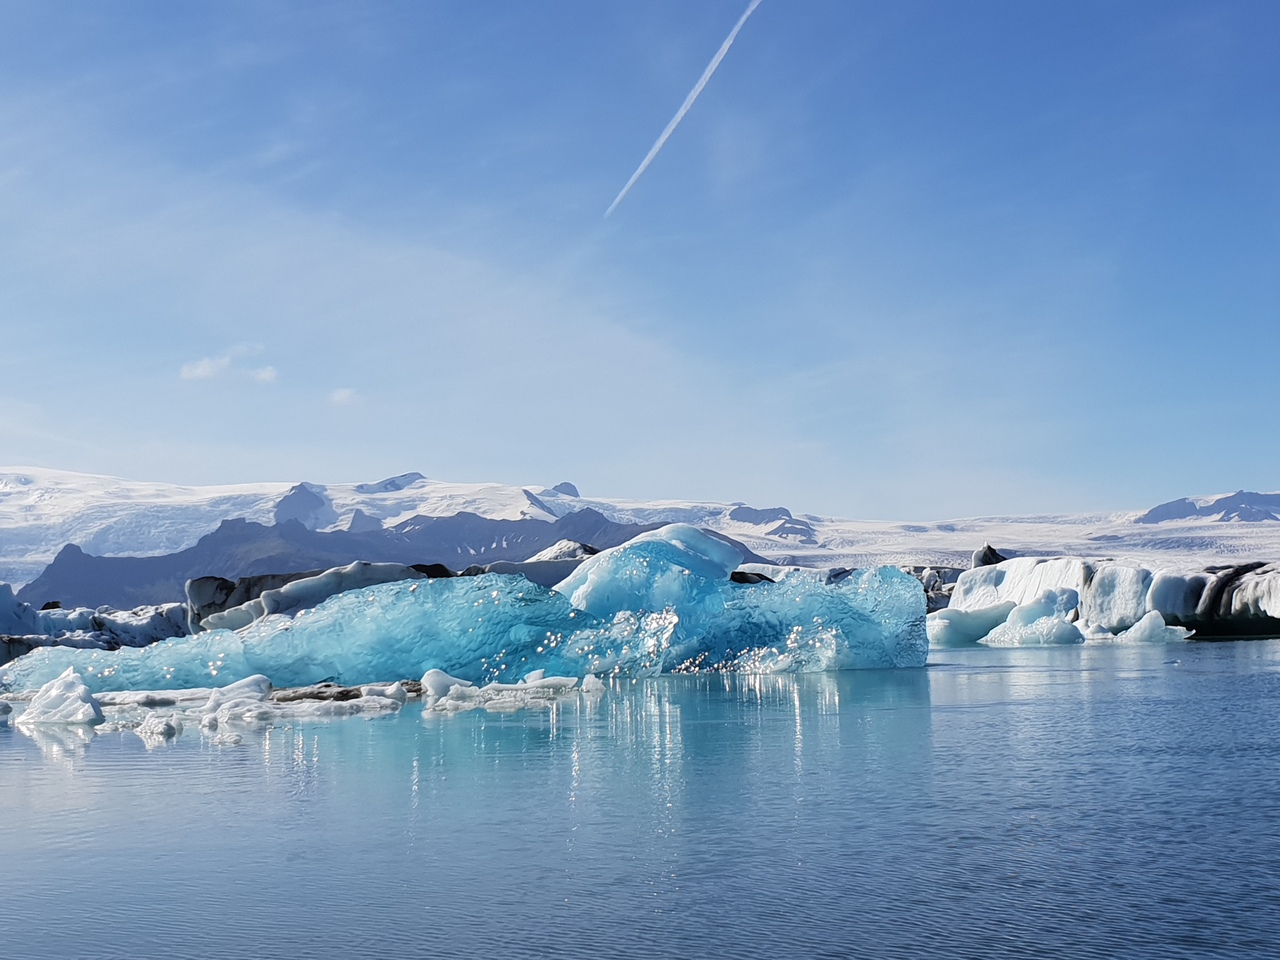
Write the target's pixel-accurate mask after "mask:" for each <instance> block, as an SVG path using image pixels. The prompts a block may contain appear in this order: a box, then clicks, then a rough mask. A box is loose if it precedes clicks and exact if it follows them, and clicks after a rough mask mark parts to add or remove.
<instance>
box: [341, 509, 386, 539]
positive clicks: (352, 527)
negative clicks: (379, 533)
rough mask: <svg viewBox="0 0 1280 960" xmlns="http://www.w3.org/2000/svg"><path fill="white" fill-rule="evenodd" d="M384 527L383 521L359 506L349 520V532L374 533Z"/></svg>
mask: <svg viewBox="0 0 1280 960" xmlns="http://www.w3.org/2000/svg"><path fill="white" fill-rule="evenodd" d="M381 529H382V521H381V520H379V519H378V518H377V517H371V516H369V515H368V514H367V513H365V512H364V511H363V510H361V509H360V508H359V507H356V509H355V511H354V512H353V513H352V514H351V519H350V520H349V521H348V522H347V531H348V532H349V533H372V532H374V531H375V530H381Z"/></svg>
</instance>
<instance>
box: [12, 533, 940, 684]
mask: <svg viewBox="0 0 1280 960" xmlns="http://www.w3.org/2000/svg"><path fill="white" fill-rule="evenodd" d="M740 560H741V554H740V553H739V552H738V551H737V549H736V548H735V547H734V546H733V545H731V544H729V543H726V542H725V541H723V540H721V539H719V538H717V537H715V536H712V535H710V534H708V533H705V532H703V531H700V530H697V529H696V528H694V527H691V526H687V525H683V524H673V525H670V526H667V527H664V528H662V529H660V530H656V531H652V532H651V533H649V534H645V535H643V536H642V537H637V538H636V539H634V540H632V541H630V542H628V543H626V544H623V545H622V546H620V547H615V548H613V549H611V550H606V551H602V552H601V553H599V554H596V555H595V556H592V557H589V558H587V559H586V560H584V561H583V562H582V564H581V566H579V567H578V568H577V570H576V571H575V572H574V574H573V575H572V576H570V577H569V578H568V579H567V580H566V581H564V582H563V583H561V584H559V586H558V588H557V589H556V590H551V589H548V588H545V587H541V586H538V585H537V584H533V583H530V582H528V581H527V580H524V579H522V578H517V577H505V576H501V575H497V574H484V575H480V576H476V577H455V578H448V579H444V578H441V579H422V580H413V581H397V582H393V583H386V584H381V585H377V586H372V587H367V588H361V589H356V590H347V591H345V592H343V593H339V594H337V595H336V596H332V597H329V598H328V599H327V600H325V601H324V602H322V603H320V604H319V605H318V606H316V607H315V608H313V609H308V610H302V611H300V612H298V613H297V615H296V616H294V617H288V616H284V615H281V614H278V613H277V614H272V615H268V616H265V617H263V618H262V619H260V620H256V621H254V622H253V623H251V624H250V625H248V626H247V627H245V628H243V629H242V630H239V631H231V630H210V631H206V632H203V633H200V634H197V635H195V636H190V637H180V638H175V639H172V640H166V641H162V642H160V643H157V644H154V645H152V646H150V647H146V648H143V649H121V650H116V651H101V650H92V651H89V650H70V649H41V650H36V651H33V652H32V653H29V654H27V655H26V656H24V657H20V658H19V659H17V660H15V661H13V662H11V663H10V664H7V665H6V666H4V667H0V683H2V684H4V685H7V686H8V687H9V688H10V689H31V688H33V687H35V686H38V685H39V684H42V683H45V682H47V681H48V680H49V679H51V678H53V677H55V676H57V675H58V674H60V673H61V672H62V671H64V670H66V669H67V668H68V667H75V668H76V670H77V671H79V673H80V675H81V676H82V677H83V678H84V681H85V683H87V684H88V685H89V686H90V687H91V688H92V689H93V690H95V691H105V690H161V689H167V688H181V687H217V686H220V685H224V684H227V683H230V682H233V681H239V680H243V679H245V678H249V677H252V676H254V675H259V674H260V675H263V676H266V677H270V678H271V681H272V683H274V684H276V685H277V686H290V687H301V686H307V685H310V684H316V683H320V682H323V681H334V682H337V683H340V684H343V685H346V686H358V685H359V684H365V683H373V682H379V681H381V680H382V679H383V678H386V677H413V676H421V675H422V674H423V673H424V672H425V671H427V670H430V669H432V668H435V669H439V670H443V671H444V672H445V673H447V674H448V675H449V676H451V677H458V678H462V679H465V680H468V681H470V682H471V683H473V684H485V683H490V682H493V681H498V682H510V681H511V680H512V678H514V677H522V676H525V675H526V674H528V673H529V672H530V671H533V670H538V669H542V670H545V671H547V673H548V674H552V675H560V676H571V677H583V676H585V675H586V674H588V673H619V674H627V675H632V676H648V675H654V674H657V673H661V672H663V671H671V670H693V669H733V670H750V671H758V672H779V671H809V670H832V669H846V668H865V667H902V666H922V665H923V664H924V662H925V659H926V656H927V653H928V638H927V635H926V633H925V619H924V614H925V599H924V592H923V589H922V587H921V585H920V582H919V581H918V580H916V579H915V578H914V577H912V576H910V575H909V574H906V573H903V572H901V571H899V570H897V569H894V568H888V567H885V568H877V569H872V570H863V571H856V572H854V573H851V574H850V575H848V576H846V577H844V578H843V579H841V580H839V581H838V582H836V583H830V584H829V583H826V582H824V581H823V580H821V579H818V578H816V577H799V576H794V577H786V578H784V579H783V580H781V581H780V582H778V583H770V582H760V583H755V584H740V583H734V582H732V580H731V579H730V574H731V573H732V572H733V570H734V569H735V568H736V567H737V565H738V563H739V562H740ZM246 709H252V708H246Z"/></svg>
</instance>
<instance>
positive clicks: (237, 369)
mask: <svg viewBox="0 0 1280 960" xmlns="http://www.w3.org/2000/svg"><path fill="white" fill-rule="evenodd" d="M261 352H262V347H260V346H256V345H248V344H240V345H237V346H234V347H232V348H231V349H230V350H228V351H227V352H226V353H224V354H222V355H221V356H216V357H201V358H200V359H199V360H192V361H191V362H190V363H184V364H183V365H182V368H181V369H180V370H179V371H178V376H179V377H181V378H182V379H183V380H213V379H215V378H217V377H222V376H229V377H234V378H236V379H241V380H252V381H253V382H254V383H275V382H276V380H277V379H279V372H278V371H277V370H276V368H275V367H273V366H270V365H268V366H265V367H254V368H252V369H250V368H248V367H246V366H244V365H242V364H241V362H240V361H242V360H245V359H247V358H249V357H252V356H254V355H256V354H259V353H261Z"/></svg>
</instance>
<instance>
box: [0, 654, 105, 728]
mask: <svg viewBox="0 0 1280 960" xmlns="http://www.w3.org/2000/svg"><path fill="white" fill-rule="evenodd" d="M105 719H106V717H104V716H103V714H102V705H101V704H99V703H98V701H97V700H96V699H94V697H93V694H91V693H90V692H89V688H88V687H87V686H85V683H84V681H83V680H82V679H81V678H80V674H78V673H76V672H75V670H74V669H72V668H71V667H68V668H67V669H66V671H64V672H63V673H62V675H61V676H59V677H58V678H57V679H55V680H50V681H49V682H48V683H46V684H45V685H44V686H43V687H41V688H40V690H39V692H38V693H37V694H36V695H35V697H33V698H32V700H31V702H30V703H28V704H27V708H26V709H25V710H24V711H23V712H22V715H21V716H19V717H18V725H19V726H30V725H33V724H43V723H66V724H82V723H83V724H94V723H102V722H103V721H104V720H105Z"/></svg>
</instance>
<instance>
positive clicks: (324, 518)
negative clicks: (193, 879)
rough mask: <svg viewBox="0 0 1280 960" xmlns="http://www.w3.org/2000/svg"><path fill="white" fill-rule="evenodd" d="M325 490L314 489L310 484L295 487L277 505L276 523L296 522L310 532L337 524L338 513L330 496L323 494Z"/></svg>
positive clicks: (300, 484)
mask: <svg viewBox="0 0 1280 960" xmlns="http://www.w3.org/2000/svg"><path fill="white" fill-rule="evenodd" d="M323 489H324V488H323V487H321V488H316V487H313V486H312V485H311V484H309V483H299V484H297V485H295V486H294V487H293V488H291V489H290V490H289V492H288V493H286V494H285V495H284V496H283V497H281V498H280V502H279V503H277V504H276V509H275V521H276V523H284V522H285V521H287V520H296V521H298V523H300V524H302V525H303V526H304V527H306V528H307V529H308V530H314V529H316V528H317V527H327V526H329V524H331V523H336V522H337V520H338V514H337V511H335V510H334V509H333V504H332V503H330V502H329V498H328V496H327V495H325V494H324V493H322V492H321V490H323Z"/></svg>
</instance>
